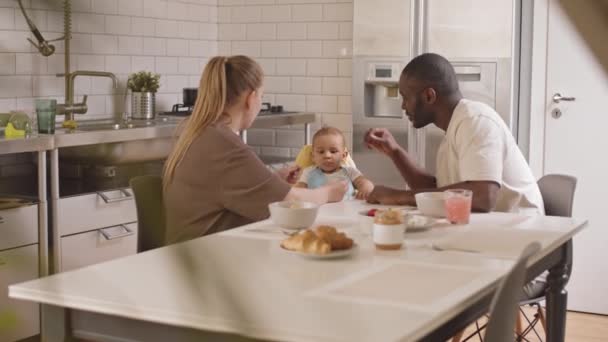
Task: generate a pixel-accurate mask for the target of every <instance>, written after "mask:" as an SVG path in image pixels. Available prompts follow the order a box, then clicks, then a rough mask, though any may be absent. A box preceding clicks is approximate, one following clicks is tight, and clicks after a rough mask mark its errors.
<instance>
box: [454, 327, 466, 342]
mask: <svg viewBox="0 0 608 342" xmlns="http://www.w3.org/2000/svg"><path fill="white" fill-rule="evenodd" d="M462 335H464V329H463V330H460V332H458V333H457V334H456V335H454V336H453V337H452V342H460V340H462Z"/></svg>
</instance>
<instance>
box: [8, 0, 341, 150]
mask: <svg viewBox="0 0 608 342" xmlns="http://www.w3.org/2000/svg"><path fill="white" fill-rule="evenodd" d="M24 4H25V5H26V7H27V8H28V13H29V14H30V16H31V17H32V18H33V19H34V21H35V23H36V25H37V26H38V27H39V29H40V30H41V32H42V33H43V35H44V36H45V38H46V39H53V38H57V37H60V36H61V35H62V32H63V14H62V13H63V12H62V8H61V1H60V0H50V1H49V0H25V1H24ZM72 7H73V12H74V13H73V18H72V27H73V32H74V34H73V40H72V63H71V70H72V71H73V70H76V69H86V70H99V71H109V72H113V73H115V74H116V75H117V76H118V77H119V79H120V86H119V89H117V90H114V89H112V87H111V81H110V80H109V79H106V78H92V77H79V78H77V82H76V87H75V89H76V94H77V95H78V96H77V99H78V100H80V98H81V95H84V94H88V95H89V100H88V104H89V112H88V113H87V114H85V115H81V116H77V120H86V119H100V118H110V117H112V116H115V115H120V113H122V112H123V111H124V98H123V95H124V92H125V83H126V78H127V76H128V74H129V73H131V72H135V71H139V70H142V69H145V70H151V71H155V72H158V73H160V74H161V88H160V90H159V93H158V94H157V109H158V110H160V111H164V110H169V109H170V108H171V106H172V105H173V104H175V103H179V102H181V89H182V88H183V87H187V86H197V85H198V81H199V78H200V75H201V72H202V69H203V67H204V65H205V63H206V62H207V60H208V58H209V57H210V56H213V55H216V54H223V55H232V54H246V55H249V56H251V57H253V58H255V59H256V60H257V61H258V62H260V64H261V65H262V66H263V68H264V71H265V73H266V84H265V88H266V96H265V100H266V101H268V102H272V103H273V104H280V105H283V106H284V108H285V110H290V111H311V112H315V113H318V114H319V115H318V120H317V122H318V124H317V125H316V127H318V126H319V125H322V124H326V125H332V126H336V127H338V128H340V129H342V130H343V131H344V133H345V135H346V138H347V143H348V145H349V146H352V143H351V140H352V137H351V136H352V118H351V108H350V107H351V98H350V96H351V56H352V11H353V6H352V0H72ZM27 37H31V34H30V33H29V30H28V28H27V26H26V24H25V21H24V19H23V17H22V15H21V12H20V10H19V8H18V5H17V2H16V0H0V62H1V63H0V112H8V111H10V110H14V109H21V110H26V111H28V112H30V113H32V114H33V99H34V98H39V97H51V98H56V99H58V101H59V102H63V100H64V99H63V95H64V81H63V78H59V77H56V76H55V74H57V73H62V72H63V71H64V67H63V60H64V57H63V45H62V42H55V43H54V44H55V45H56V47H57V50H56V52H55V54H54V55H52V56H51V57H48V58H47V57H43V56H41V55H40V54H39V53H38V52H37V51H35V49H34V48H33V47H31V46H30V44H29V43H28V42H27V41H26V38H27ZM60 118H61V117H60ZM248 137H249V142H250V144H252V145H254V146H255V148H256V151H257V152H259V153H262V154H265V155H274V156H282V157H294V156H295V155H296V153H297V151H298V150H299V148H300V146H301V145H302V144H303V141H304V132H303V129H302V127H301V126H299V127H288V128H284V129H277V130H252V131H251V132H249V136H248Z"/></svg>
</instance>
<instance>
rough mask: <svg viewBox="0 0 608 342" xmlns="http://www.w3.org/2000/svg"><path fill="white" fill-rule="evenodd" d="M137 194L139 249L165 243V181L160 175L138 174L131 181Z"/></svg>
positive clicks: (155, 246) (151, 247)
mask: <svg viewBox="0 0 608 342" xmlns="http://www.w3.org/2000/svg"><path fill="white" fill-rule="evenodd" d="M129 184H130V185H131V188H132V189H133V193H134V194H135V206H136V208H137V227H138V236H139V237H138V251H139V252H144V251H147V250H150V249H154V248H158V247H162V246H164V245H165V207H164V205H163V182H162V179H161V177H159V176H138V177H135V178H133V179H131V181H130V182H129Z"/></svg>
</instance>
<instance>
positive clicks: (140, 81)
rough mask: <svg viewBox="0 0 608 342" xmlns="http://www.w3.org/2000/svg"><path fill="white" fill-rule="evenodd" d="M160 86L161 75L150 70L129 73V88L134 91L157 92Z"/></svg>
mask: <svg viewBox="0 0 608 342" xmlns="http://www.w3.org/2000/svg"><path fill="white" fill-rule="evenodd" d="M159 87H160V75H159V74H156V73H153V72H150V71H139V72H136V73H133V74H131V75H129V79H128V80H127V88H129V89H131V91H134V92H142V93H145V92H152V93H156V91H157V90H158V88H159Z"/></svg>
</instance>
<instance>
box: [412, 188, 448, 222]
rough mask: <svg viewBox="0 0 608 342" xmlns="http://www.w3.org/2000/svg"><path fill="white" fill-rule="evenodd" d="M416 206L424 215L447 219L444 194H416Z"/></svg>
mask: <svg viewBox="0 0 608 342" xmlns="http://www.w3.org/2000/svg"><path fill="white" fill-rule="evenodd" d="M415 197H416V206H417V207H418V210H420V212H421V213H422V214H423V215H426V216H432V217H445V199H444V198H445V197H444V194H443V192H421V193H417V194H416V196H415Z"/></svg>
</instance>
